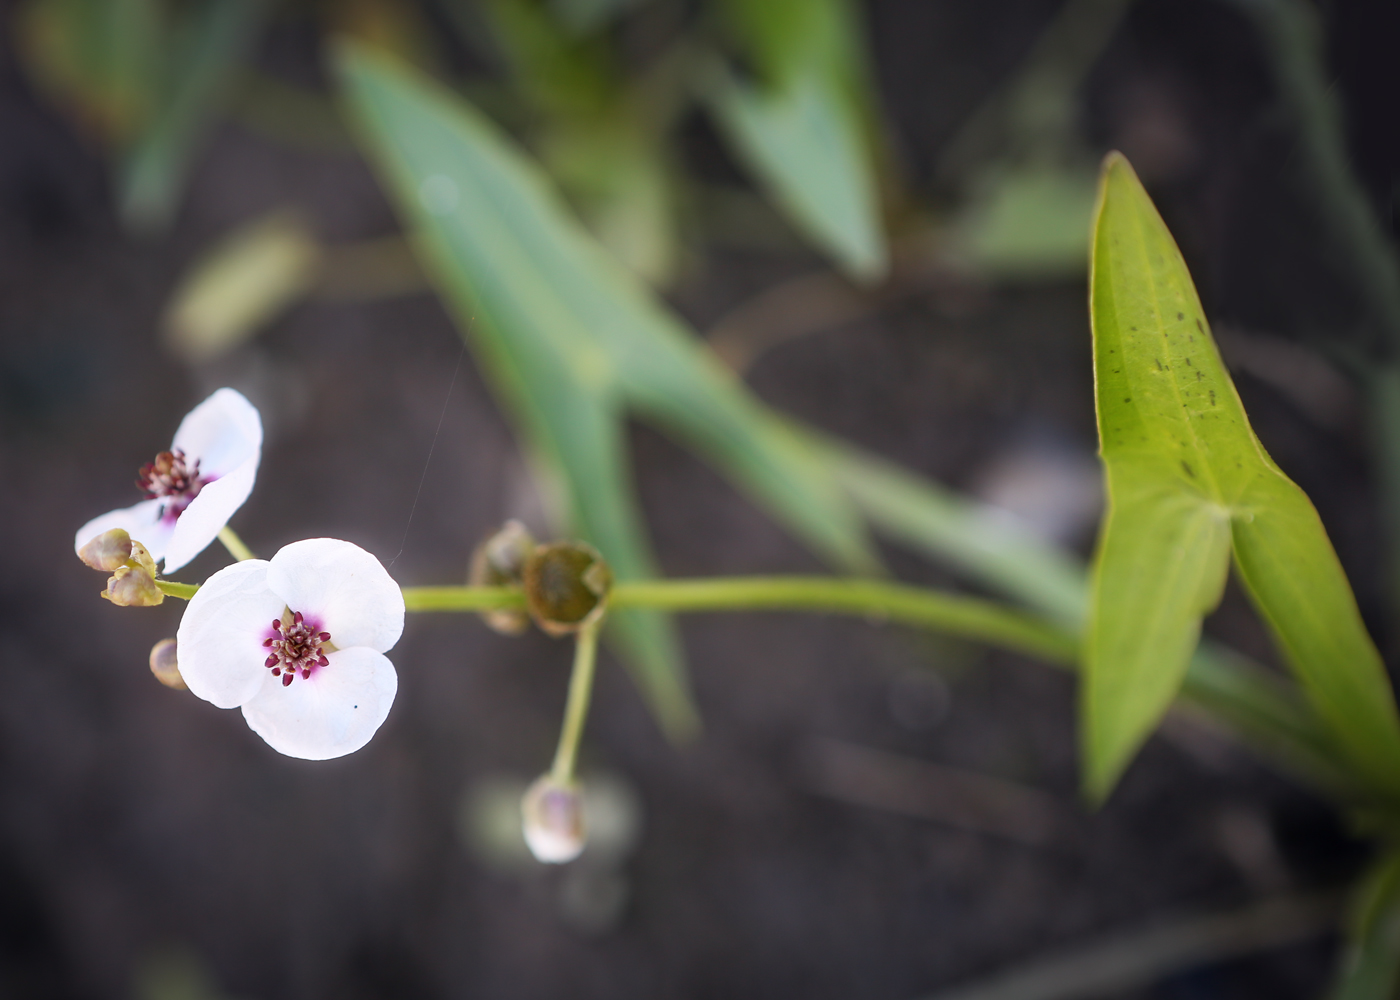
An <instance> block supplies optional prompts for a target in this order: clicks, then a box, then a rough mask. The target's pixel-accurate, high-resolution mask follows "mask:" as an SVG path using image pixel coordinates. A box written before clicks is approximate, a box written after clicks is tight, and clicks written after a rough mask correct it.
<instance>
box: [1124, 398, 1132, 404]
mask: <svg viewBox="0 0 1400 1000" xmlns="http://www.w3.org/2000/svg"><path fill="white" fill-rule="evenodd" d="M1132 401H1133V397H1132V396H1124V397H1123V402H1125V403H1131V402H1132Z"/></svg>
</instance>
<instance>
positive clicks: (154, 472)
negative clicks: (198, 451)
mask: <svg viewBox="0 0 1400 1000" xmlns="http://www.w3.org/2000/svg"><path fill="white" fill-rule="evenodd" d="M136 475H137V478H136V488H137V489H138V490H140V491H141V492H142V493H144V494H146V499H147V500H160V499H162V498H166V499H167V501H168V502H167V503H166V504H165V505H164V507H163V508H162V509H161V516H162V517H179V516H180V514H181V512H183V511H184V509H185V508H186V507H188V506H189V505H190V501H191V500H193V499H194V498H195V497H197V496H199V491H200V490H201V489H203V488H204V485H205V484H206V483H208V482H209V481H210V480H209V479H207V478H204V477H201V476H200V474H199V459H197V458H196V459H195V460H194V461H192V462H191V461H189V460H187V459H186V458H185V453H184V452H183V451H181V450H180V449H179V448H175V449H173V450H171V451H163V452H161V453H160V454H159V455H157V456H156V458H155V461H154V462H147V463H146V464H145V465H143V466H141V468H140V469H139V470H138V471H137V474H136Z"/></svg>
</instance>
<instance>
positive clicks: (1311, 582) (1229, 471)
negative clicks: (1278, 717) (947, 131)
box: [1081, 154, 1400, 798]
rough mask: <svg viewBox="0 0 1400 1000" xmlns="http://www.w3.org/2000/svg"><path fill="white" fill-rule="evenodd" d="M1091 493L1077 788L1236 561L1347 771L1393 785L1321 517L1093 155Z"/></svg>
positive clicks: (1380, 711) (1111, 759) (1106, 759)
mask: <svg viewBox="0 0 1400 1000" xmlns="http://www.w3.org/2000/svg"><path fill="white" fill-rule="evenodd" d="M1091 306H1092V314H1093V328H1094V357H1095V377H1096V391H1097V400H1098V416H1099V435H1100V442H1101V450H1102V454H1103V459H1104V465H1105V468H1106V473H1107V478H1108V494H1109V509H1108V515H1107V517H1106V518H1105V522H1104V527H1103V533H1102V536H1101V538H1100V542H1099V548H1098V553H1097V557H1096V561H1095V567H1094V579H1093V591H1092V598H1091V612H1090V622H1089V628H1088V635H1087V639H1086V643H1085V654H1084V655H1085V678H1084V684H1083V705H1084V719H1083V730H1082V734H1081V737H1082V740H1083V745H1084V759H1085V765H1086V787H1087V789H1088V791H1089V792H1090V793H1091V794H1092V795H1093V796H1095V797H1096V798H1102V797H1103V796H1105V795H1106V794H1107V793H1108V791H1109V790H1110V789H1111V788H1112V786H1113V784H1114V783H1115V781H1116V780H1117V778H1118V776H1119V774H1120V773H1121V772H1122V770H1123V768H1124V767H1125V766H1126V764H1127V762H1128V760H1129V759H1130V758H1131V756H1132V754H1133V753H1134V752H1135V751H1136V750H1137V748H1138V746H1139V745H1140V744H1141V743H1142V741H1143V740H1144V739H1145V738H1146V737H1147V734H1148V733H1149V732H1150V731H1151V729H1152V727H1153V726H1154V725H1155V724H1156V722H1157V719H1158V718H1159V717H1160V716H1161V714H1162V712H1164V711H1165V710H1166V708H1167V705H1168V704H1169V703H1170V701H1171V698H1172V696H1173V695H1174V694H1175V692H1176V690H1177V687H1178V686H1179V685H1180V682H1181V679H1182V677H1183V675H1184V674H1185V671H1186V666H1187V662H1188V661H1189V658H1190V656H1191V651H1192V650H1193V649H1194V648H1195V645H1196V641H1197V638H1198V636H1199V634H1200V627H1201V617H1202V615H1203V614H1204V613H1206V612H1207V611H1209V610H1210V609H1211V608H1213V607H1214V606H1215V604H1216V603H1218V601H1219V598H1220V594H1221V589H1222V587H1223V585H1224V581H1225V575H1226V572H1227V568H1228V554H1229V552H1230V548H1231V541H1232V538H1233V545H1234V550H1235V555H1236V560H1237V564H1238V567H1239V570H1240V575H1241V577H1242V578H1243V580H1244V583H1245V586H1246V588H1247V589H1248V591H1249V592H1250V595H1251V597H1252V598H1253V600H1254V601H1255V603H1256V605H1257V606H1258V607H1259V610H1260V612H1261V613H1262V614H1263V616H1264V618H1265V619H1266V620H1267V621H1268V623H1269V625H1270V626H1271V628H1272V630H1273V632H1274V635H1275V637H1276V638H1277V639H1278V641H1279V643H1280V645H1281V646H1282V648H1283V651H1284V653H1285V655H1286V657H1287V659H1288V662H1289V665H1290V667H1291V668H1292V670H1293V671H1294V673H1295V674H1297V675H1298V677H1299V678H1300V680H1301V681H1302V683H1303V687H1304V689H1305V690H1306V692H1307V694H1308V696H1309V698H1310V700H1311V701H1312V703H1313V705H1314V707H1315V708H1316V710H1317V712H1318V714H1319V715H1320V716H1321V717H1322V719H1323V720H1324V722H1325V723H1326V724H1327V725H1328V727H1329V728H1330V730H1331V732H1332V735H1333V737H1334V739H1335V741H1336V743H1337V745H1338V746H1339V747H1341V748H1342V750H1343V752H1344V753H1345V754H1346V757H1347V759H1348V762H1349V764H1350V765H1351V767H1352V768H1354V769H1355V771H1356V772H1357V773H1358V774H1359V775H1362V776H1364V777H1365V778H1366V779H1368V780H1369V781H1370V782H1371V783H1372V784H1373V785H1374V786H1375V787H1378V788H1381V789H1386V790H1388V791H1390V792H1394V791H1395V790H1396V789H1397V787H1400V722H1397V718H1396V712H1395V701H1394V697H1393V694H1392V692H1391V690H1390V686H1389V682H1388V681H1387V679H1386V676H1385V672H1384V669H1383V668H1382V665H1381V661H1380V656H1379V654H1378V653H1377V652H1376V649H1375V646H1374V645H1373V644H1372V642H1371V639H1370V637H1369V635H1368V634H1367V633H1366V630H1365V627H1364V625H1363V624H1362V622H1361V617H1360V614H1359V612H1358V611H1357V608H1356V601H1355V598H1354V597H1353V596H1352V593H1351V588H1350V586H1349V585H1348V583H1347V580H1346V577H1345V575H1344V574H1343V572H1342V569H1341V565H1340V564H1339V563H1338V562H1337V557H1336V554H1335V553H1334V552H1333V551H1332V546H1331V543H1330V542H1329V541H1328V539H1327V534H1326V531H1325V530H1324V529H1323V526H1322V522H1321V521H1320V519H1319V518H1318V516H1317V512H1316V511H1315V510H1314V509H1313V507H1312V504H1311V503H1310V502H1309V501H1308V498H1307V496H1306V495H1304V493H1303V492H1302V490H1300V489H1299V488H1298V487H1297V486H1296V485H1294V484H1293V483H1292V482H1291V481H1290V480H1289V479H1288V478H1287V477H1286V476H1285V475H1284V474H1283V472H1282V471H1281V470H1280V469H1279V468H1278V466H1277V465H1275V464H1274V463H1273V461H1272V460H1271V459H1270V458H1269V457H1268V455H1267V454H1266V453H1265V451H1264V449H1263V446H1262V445H1261V444H1260V443H1259V440H1258V438H1256V437H1255V436H1254V432H1253V431H1252V430H1251V429H1250V426H1249V421H1248V419H1247V417H1246V416H1245V413H1244V407H1243V406H1242V405H1241V403H1240V400H1239V397H1238V395H1237V394H1236V393H1235V389H1234V385H1233V383H1232V382H1231V381H1230V377H1229V375H1228V373H1227V372H1226V370H1225V367H1224V365H1223V364H1222V362H1221V360H1220V355H1219V352H1218V351H1217V350H1216V347H1215V343H1214V341H1213V340H1212V339H1211V336H1210V333H1209V330H1208V329H1207V327H1206V323H1205V317H1204V314H1203V312H1202V309H1201V304H1200V301H1199V299H1198V298H1197V296H1196V290H1195V287H1194V285H1193V284H1192V283H1191V276H1190V274H1189V273H1188V272H1187V270H1186V265H1185V262H1184V261H1183V260H1182V259H1181V254H1180V252H1179V251H1178V250H1177V248H1176V244H1175V243H1174V242H1173V240H1172V238H1171V234H1170V233H1169V232H1168V231H1167V228H1166V225H1165V224H1164V223H1163V222H1162V220H1161V217H1160V216H1159V215H1158V214H1157V211H1156V209H1155V208H1154V207H1153V205H1152V202H1151V200H1150V199H1149V198H1148V197H1147V193H1146V192H1145V191H1144V190H1143V189H1142V185H1141V184H1140V183H1139V182H1138V180H1137V177H1136V175H1135V174H1134V173H1133V171H1132V168H1131V167H1130V166H1128V163H1127V161H1126V160H1125V159H1123V157H1122V156H1121V155H1118V154H1113V155H1111V156H1110V157H1109V158H1108V159H1107V160H1106V161H1105V165H1104V173H1103V180H1102V186H1101V193H1100V202H1099V211H1098V216H1097V219H1096V223H1095V228H1094V256H1093V264H1092V276H1091Z"/></svg>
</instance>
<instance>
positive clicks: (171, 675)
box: [151, 639, 189, 691]
mask: <svg viewBox="0 0 1400 1000" xmlns="http://www.w3.org/2000/svg"><path fill="white" fill-rule="evenodd" d="M151 673H153V674H155V677H156V680H158V681H160V682H161V683H162V684H164V685H165V686H166V687H168V688H174V689H175V690H176V691H188V690H189V689H188V688H187V687H185V679H184V678H183V677H181V676H180V667H179V665H178V664H177V663H176V662H175V640H174V639H162V640H161V641H160V642H158V643H156V644H155V645H154V646H152V647H151Z"/></svg>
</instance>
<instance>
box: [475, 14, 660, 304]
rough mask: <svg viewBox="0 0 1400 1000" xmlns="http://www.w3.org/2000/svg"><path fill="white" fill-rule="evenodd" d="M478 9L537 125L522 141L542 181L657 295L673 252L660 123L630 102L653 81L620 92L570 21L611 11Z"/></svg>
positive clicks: (642, 104)
mask: <svg viewBox="0 0 1400 1000" xmlns="http://www.w3.org/2000/svg"><path fill="white" fill-rule="evenodd" d="M485 9H486V11H487V13H488V14H489V16H490V24H491V28H492V31H493V35H494V37H495V40H496V42H497V44H498V46H499V48H500V50H501V53H502V54H503V55H504V56H505V59H506V62H507V64H508V65H509V67H510V70H511V77H512V79H513V81H514V84H515V86H516V88H517V89H518V91H519V93H520V94H521V95H522V96H523V98H524V101H525V103H526V104H527V105H528V106H529V108H530V110H531V111H532V112H533V117H534V118H535V119H537V121H536V122H535V124H534V127H533V128H532V129H531V132H530V141H531V144H532V146H533V148H534V150H535V151H536V152H537V153H538V154H539V156H540V158H541V159H542V160H543V161H544V164H545V166H546V168H547V169H548V170H549V173H550V175H551V176H552V177H553V178H554V180H555V181H556V182H557V183H558V184H559V185H560V187H561V188H563V190H564V192H565V194H566V195H568V197H569V200H570V202H571V203H572V204H573V205H574V206H575V207H576V208H577V209H578V211H579V214H580V215H581V216H582V218H583V222H584V223H585V224H586V225H587V226H588V228H589V230H590V231H591V232H592V233H593V235H594V236H596V237H597V238H598V239H599V241H600V242H601V243H602V244H603V245H604V246H605V247H607V248H608V250H609V251H611V252H612V254H613V255H614V256H615V257H617V258H618V259H619V260H621V261H622V262H623V263H624V264H625V265H627V267H628V268H630V269H631V270H632V271H634V272H636V273H637V274H638V275H640V276H641V277H643V278H644V279H646V280H647V281H648V282H649V283H651V284H653V285H657V286H662V285H665V284H666V283H667V282H668V281H669V280H670V278H671V276H672V274H673V273H674V269H675V262H676V252H677V241H676V234H675V204H674V200H675V199H674V191H673V187H674V183H673V180H672V176H671V169H670V164H669V161H668V160H667V158H666V155H665V151H664V142H663V139H662V133H663V131H664V123H663V122H661V121H656V120H653V118H655V117H656V116H654V115H651V114H648V113H646V112H647V110H648V108H647V105H648V103H649V101H648V100H643V99H641V98H640V97H639V96H638V94H637V91H638V90H639V89H641V88H642V87H643V86H645V85H648V84H650V83H652V82H653V81H649V80H638V81H634V82H631V83H629V82H628V81H627V80H625V79H624V78H623V76H622V72H621V69H620V67H619V66H618V64H617V59H616V58H615V56H614V53H613V52H612V50H611V48H610V47H609V45H608V43H607V39H605V38H600V37H591V36H588V35H586V33H585V32H584V31H583V29H582V28H580V27H579V26H578V25H575V24H574V23H573V22H572V21H570V20H569V18H570V17H573V16H575V15H577V16H579V17H583V18H584V19H585V20H586V19H587V18H590V17H594V16H597V17H609V16H611V15H612V14H614V13H616V12H617V11H616V9H615V8H614V7H613V6H608V5H607V4H606V3H605V4H602V5H595V6H588V7H584V6H576V7H568V8H567V12H566V11H565V10H563V9H561V8H560V7H559V5H548V6H546V5H544V4H541V3H539V2H538V0H492V2H491V3H490V4H488V5H487V6H486V8H485ZM648 96H649V97H654V95H648ZM651 103H654V101H653V102H651Z"/></svg>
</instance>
